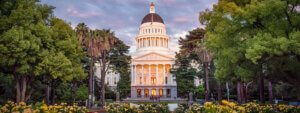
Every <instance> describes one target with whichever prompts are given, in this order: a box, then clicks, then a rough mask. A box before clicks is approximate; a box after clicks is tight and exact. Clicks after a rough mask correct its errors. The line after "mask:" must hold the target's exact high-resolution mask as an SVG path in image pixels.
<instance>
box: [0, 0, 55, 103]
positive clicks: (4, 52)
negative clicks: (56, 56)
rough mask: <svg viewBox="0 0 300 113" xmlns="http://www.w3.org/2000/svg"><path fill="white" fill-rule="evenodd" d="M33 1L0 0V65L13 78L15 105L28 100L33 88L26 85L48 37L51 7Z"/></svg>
mask: <svg viewBox="0 0 300 113" xmlns="http://www.w3.org/2000/svg"><path fill="white" fill-rule="evenodd" d="M36 2H37V1H36V0H26V1H21V0H16V1H15V0H11V1H10V0H5V1H1V14H0V16H1V17H0V26H1V27H0V49H1V51H0V66H1V68H3V70H4V71H5V72H7V73H10V74H12V75H13V76H14V79H15V81H16V102H17V103H19V102H25V101H26V100H28V99H29V98H30V95H31V93H32V92H33V89H32V88H30V87H28V86H30V85H31V84H32V81H33V79H34V77H35V76H34V73H33V72H34V70H35V66H36V65H37V64H38V62H39V60H38V54H39V53H40V52H41V50H42V49H41V48H42V44H43V43H42V41H43V40H49V39H50V37H51V36H50V32H48V31H51V30H50V28H49V27H48V26H47V24H46V23H47V22H48V18H49V17H50V15H52V9H53V7H51V6H47V5H42V4H37V3H36ZM2 6H3V7H2ZM27 89H30V91H28V92H27Z"/></svg>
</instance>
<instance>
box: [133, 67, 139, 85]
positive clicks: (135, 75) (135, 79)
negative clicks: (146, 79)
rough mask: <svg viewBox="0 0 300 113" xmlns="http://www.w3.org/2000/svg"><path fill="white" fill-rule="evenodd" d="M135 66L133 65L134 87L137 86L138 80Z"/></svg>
mask: <svg viewBox="0 0 300 113" xmlns="http://www.w3.org/2000/svg"><path fill="white" fill-rule="evenodd" d="M136 70H137V69H136V65H134V84H135V85H136V84H137V82H136V81H137V80H138V78H137V72H136Z"/></svg>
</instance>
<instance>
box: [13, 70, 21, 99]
mask: <svg viewBox="0 0 300 113" xmlns="http://www.w3.org/2000/svg"><path fill="white" fill-rule="evenodd" d="M14 78H15V81H16V93H17V95H16V103H19V102H20V101H21V88H20V80H19V78H18V76H17V75H14Z"/></svg>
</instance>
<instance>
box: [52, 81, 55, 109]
mask: <svg viewBox="0 0 300 113" xmlns="http://www.w3.org/2000/svg"><path fill="white" fill-rule="evenodd" d="M54 104H55V82H54V80H52V83H51V105H54Z"/></svg>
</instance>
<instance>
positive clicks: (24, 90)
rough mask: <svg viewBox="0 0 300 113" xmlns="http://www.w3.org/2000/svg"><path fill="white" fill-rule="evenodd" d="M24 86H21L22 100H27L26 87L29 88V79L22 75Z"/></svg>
mask: <svg viewBox="0 0 300 113" xmlns="http://www.w3.org/2000/svg"><path fill="white" fill-rule="evenodd" d="M21 78H22V83H21V84H22V86H21V102H25V97H26V89H27V79H26V77H25V76H22V77H21Z"/></svg>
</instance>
